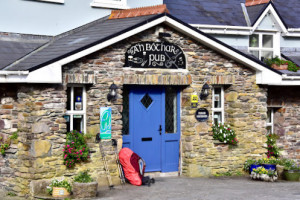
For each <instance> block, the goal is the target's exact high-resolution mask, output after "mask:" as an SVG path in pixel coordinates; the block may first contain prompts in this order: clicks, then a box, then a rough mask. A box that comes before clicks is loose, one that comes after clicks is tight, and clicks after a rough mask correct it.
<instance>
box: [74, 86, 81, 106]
mask: <svg viewBox="0 0 300 200" xmlns="http://www.w3.org/2000/svg"><path fill="white" fill-rule="evenodd" d="M82 93H83V88H82V87H74V110H82V109H83V107H82Z"/></svg>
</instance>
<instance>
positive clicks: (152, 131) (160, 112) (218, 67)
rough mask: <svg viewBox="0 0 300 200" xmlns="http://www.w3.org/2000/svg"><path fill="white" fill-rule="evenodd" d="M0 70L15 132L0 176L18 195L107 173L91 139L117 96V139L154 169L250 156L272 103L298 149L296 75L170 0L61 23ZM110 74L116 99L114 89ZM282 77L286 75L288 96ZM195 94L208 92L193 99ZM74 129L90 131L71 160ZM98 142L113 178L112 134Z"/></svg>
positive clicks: (2, 127) (209, 171) (238, 162)
mask: <svg viewBox="0 0 300 200" xmlns="http://www.w3.org/2000/svg"><path fill="white" fill-rule="evenodd" d="M149 12H150V13H152V14H151V15H149ZM153 13H155V14H153ZM0 82H1V88H0V90H1V93H0V98H1V109H0V131H1V135H2V137H3V138H7V137H9V136H10V135H12V134H13V132H15V131H17V132H18V138H17V139H15V140H12V141H11V145H10V148H9V149H8V150H6V155H5V156H2V157H0V166H1V174H0V180H1V181H0V186H1V187H5V188H6V189H8V190H12V191H14V192H16V193H18V194H19V195H20V196H26V195H29V194H30V187H29V185H30V183H31V182H32V181H33V180H42V179H51V178H54V177H73V176H74V175H75V174H77V173H78V172H79V171H82V170H84V169H89V170H90V172H91V173H92V176H93V177H94V178H96V179H97V181H98V182H99V184H100V185H106V184H107V182H106V175H105V171H104V169H103V162H102V160H101V153H100V152H99V144H98V143H96V142H95V136H96V134H97V133H99V131H100V125H101V123H100V109H101V108H111V116H112V121H111V123H112V124H111V125H112V127H111V132H112V134H111V137H112V138H114V139H116V140H117V141H118V148H119V149H120V148H121V147H122V146H123V147H129V148H131V149H133V151H135V152H137V153H138V154H139V155H141V156H142V157H143V158H144V159H145V160H146V163H147V168H146V170H147V171H148V172H160V173H166V174H168V173H170V174H172V175H174V174H176V175H177V174H178V175H184V176H189V177H200V176H210V175H214V174H218V173H225V172H228V171H230V172H236V171H241V170H242V166H243V164H244V161H245V160H246V159H248V158H260V157H262V156H264V154H265V152H266V149H265V148H264V144H265V141H266V137H265V135H266V133H267V129H266V125H267V119H268V115H267V113H268V112H267V110H268V107H270V106H271V107H272V106H273V107H274V108H276V109H278V112H276V113H275V116H276V120H277V122H278V123H276V126H275V129H277V130H279V131H288V137H287V138H286V140H284V143H285V146H284V148H286V149H287V153H288V155H287V156H290V157H291V158H294V159H296V160H297V161H299V159H300V158H299V153H300V152H299V150H298V151H297V152H295V151H293V150H292V149H293V148H292V147H291V146H293V145H297V144H295V142H297V138H299V136H298V135H299V134H298V129H299V128H298V127H297V120H298V118H299V117H298V116H297V109H298V108H299V106H297V105H298V104H299V103H298V102H297V99H298V96H297V93H296V92H295V91H297V88H298V87H297V86H296V85H298V84H299V80H298V79H293V77H291V76H284V75H283V73H282V72H280V71H277V70H274V69H272V68H269V67H268V66H266V65H265V64H264V63H262V62H261V61H259V60H258V59H256V58H255V57H252V56H249V55H247V54H245V53H243V52H240V51H238V50H236V49H234V48H232V47H230V46H229V45H226V44H224V43H222V42H220V41H219V40H217V39H215V38H213V37H211V36H209V35H207V34H205V33H203V32H201V31H199V30H197V29H196V28H193V27H191V26H190V25H188V24H186V23H184V22H182V21H180V20H178V19H177V18H175V17H173V16H172V15H170V14H168V10H167V9H166V7H165V6H157V7H149V8H142V9H134V10H126V11H113V12H112V14H111V15H110V16H109V17H105V18H102V19H99V20H97V21H95V22H93V23H90V24H87V25H85V26H83V27H79V28H78V29H75V30H72V31H70V32H67V33H64V34H62V35H58V36H56V37H54V38H53V39H51V40H50V41H49V42H47V43H45V44H44V45H42V46H40V47H38V48H37V49H35V50H34V51H32V52H30V53H29V54H27V55H25V56H24V57H22V58H21V59H18V61H17V62H14V63H13V64H11V65H7V66H4V67H2V68H1V71H0ZM112 84H115V85H116V86H117V87H118V89H117V96H116V98H115V99H110V98H108V96H109V95H108V94H109V93H110V87H111V86H112ZM204 85H208V86H209V88H210V89H209V95H208V96H207V97H204V96H203V91H202V89H203V86H204ZM279 85H280V86H282V85H286V88H285V94H286V95H285V96H283V95H282V94H281V93H280V92H281V91H282V90H281V88H279V87H278V86H279ZM289 85H295V87H291V86H289ZM278 90H279V91H278ZM192 95H196V96H200V97H201V98H200V99H199V101H198V102H197V105H196V106H192V105H191V97H192ZM77 97H80V98H79V99H80V100H79V101H78V100H77ZM295 108H296V110H295ZM197 112H200V115H201V116H200V117H199V116H197V115H198V114H197ZM203 112H204V114H203ZM276 120H275V121H276ZM212 122H218V123H226V124H230V126H231V128H232V129H234V130H235V132H236V134H237V138H238V140H239V143H238V145H237V146H235V147H233V148H230V146H228V144H224V143H220V142H217V141H215V140H213V137H212V132H211V124H212ZM272 123H275V122H272ZM69 130H78V131H83V132H85V133H86V134H90V135H92V137H91V138H89V139H88V143H89V147H90V149H91V158H90V160H89V161H88V162H86V163H81V164H77V165H76V166H75V167H74V168H73V169H67V168H66V167H65V166H64V164H63V151H62V150H63V148H64V144H65V138H66V132H67V131H69ZM295 140H296V141H295ZM101 143H102V144H103V146H104V147H105V148H104V151H105V155H107V157H108V158H109V159H108V160H109V168H110V174H111V176H112V177H113V182H114V183H115V184H118V183H119V181H120V180H119V177H118V170H117V166H116V162H115V155H114V148H113V147H112V145H111V141H110V140H109V139H108V140H105V139H103V140H102V141H101Z"/></svg>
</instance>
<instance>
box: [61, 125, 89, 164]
mask: <svg viewBox="0 0 300 200" xmlns="http://www.w3.org/2000/svg"><path fill="white" fill-rule="evenodd" d="M63 152H64V157H63V158H64V164H65V165H66V167H68V168H72V167H74V166H75V163H80V162H82V161H87V160H88V159H89V157H90V156H89V148H88V146H87V144H86V141H85V138H84V134H83V133H80V132H78V131H75V130H74V131H71V132H69V133H67V138H66V143H65V147H64V149H63Z"/></svg>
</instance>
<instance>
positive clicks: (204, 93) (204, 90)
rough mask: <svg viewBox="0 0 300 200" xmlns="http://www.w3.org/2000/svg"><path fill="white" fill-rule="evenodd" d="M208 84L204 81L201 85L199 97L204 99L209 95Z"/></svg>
mask: <svg viewBox="0 0 300 200" xmlns="http://www.w3.org/2000/svg"><path fill="white" fill-rule="evenodd" d="M209 89H210V88H209V86H208V84H207V83H205V84H204V85H203V87H202V90H201V94H200V99H201V100H203V99H205V98H206V97H208V95H209Z"/></svg>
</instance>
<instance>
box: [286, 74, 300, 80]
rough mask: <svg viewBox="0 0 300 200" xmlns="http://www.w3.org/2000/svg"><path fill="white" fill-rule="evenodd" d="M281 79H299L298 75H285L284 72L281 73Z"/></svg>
mask: <svg viewBox="0 0 300 200" xmlns="http://www.w3.org/2000/svg"><path fill="white" fill-rule="evenodd" d="M282 80H300V76H287V75H286V74H283V75H282Z"/></svg>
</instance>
